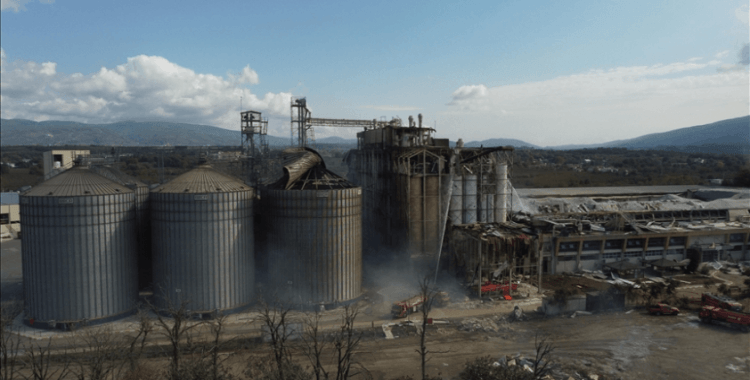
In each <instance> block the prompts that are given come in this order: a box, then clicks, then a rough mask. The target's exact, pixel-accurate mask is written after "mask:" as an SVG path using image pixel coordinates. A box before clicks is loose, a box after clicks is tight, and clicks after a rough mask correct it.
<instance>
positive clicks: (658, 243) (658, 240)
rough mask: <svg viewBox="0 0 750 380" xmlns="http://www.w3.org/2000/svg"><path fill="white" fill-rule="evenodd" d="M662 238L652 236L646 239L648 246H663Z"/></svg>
mask: <svg viewBox="0 0 750 380" xmlns="http://www.w3.org/2000/svg"><path fill="white" fill-rule="evenodd" d="M664 240H666V239H664V238H663V237H652V238H650V239H648V247H649V248H651V247H663V246H664Z"/></svg>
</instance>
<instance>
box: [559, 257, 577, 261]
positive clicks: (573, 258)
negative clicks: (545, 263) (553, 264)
mask: <svg viewBox="0 0 750 380" xmlns="http://www.w3.org/2000/svg"><path fill="white" fill-rule="evenodd" d="M557 261H576V257H575V256H558V257H557Z"/></svg>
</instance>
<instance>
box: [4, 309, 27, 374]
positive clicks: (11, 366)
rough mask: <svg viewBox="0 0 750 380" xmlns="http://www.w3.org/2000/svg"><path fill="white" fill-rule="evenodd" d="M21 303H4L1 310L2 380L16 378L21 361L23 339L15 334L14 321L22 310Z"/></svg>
mask: <svg viewBox="0 0 750 380" xmlns="http://www.w3.org/2000/svg"><path fill="white" fill-rule="evenodd" d="M22 308H23V307H22V305H21V303H20V302H6V303H3V305H2V309H0V365H2V368H0V379H2V380H10V379H15V378H16V372H17V371H18V364H20V363H19V361H20V357H19V354H18V353H19V350H20V348H21V339H20V337H19V336H18V334H16V333H15V331H14V330H15V329H14V328H13V320H14V319H15V318H16V316H17V315H18V313H20V312H21V310H22Z"/></svg>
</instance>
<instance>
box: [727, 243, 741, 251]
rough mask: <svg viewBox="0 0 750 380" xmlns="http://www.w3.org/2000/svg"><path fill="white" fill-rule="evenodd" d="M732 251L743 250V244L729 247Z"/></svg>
mask: <svg viewBox="0 0 750 380" xmlns="http://www.w3.org/2000/svg"><path fill="white" fill-rule="evenodd" d="M729 250H730V251H742V244H737V245H735V246H734V247H732V248H730V249H729Z"/></svg>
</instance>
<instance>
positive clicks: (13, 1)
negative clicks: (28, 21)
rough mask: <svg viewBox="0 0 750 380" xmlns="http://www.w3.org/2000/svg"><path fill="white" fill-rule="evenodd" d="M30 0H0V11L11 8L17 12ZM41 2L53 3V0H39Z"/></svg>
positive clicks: (23, 8) (23, 9)
mask: <svg viewBox="0 0 750 380" xmlns="http://www.w3.org/2000/svg"><path fill="white" fill-rule="evenodd" d="M29 2H31V0H0V11H5V10H11V11H13V12H16V13H18V12H19V11H25V10H26V6H25V5H26V4H27V3H29ZM39 2H40V3H42V4H53V3H54V2H55V0H39Z"/></svg>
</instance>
